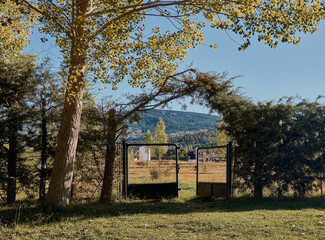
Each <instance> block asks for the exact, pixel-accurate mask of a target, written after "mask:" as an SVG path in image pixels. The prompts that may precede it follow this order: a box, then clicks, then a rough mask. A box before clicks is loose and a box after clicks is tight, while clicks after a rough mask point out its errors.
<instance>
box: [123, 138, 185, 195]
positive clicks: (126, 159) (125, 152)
mask: <svg viewBox="0 0 325 240" xmlns="http://www.w3.org/2000/svg"><path fill="white" fill-rule="evenodd" d="M122 144H123V150H122V151H123V185H122V186H123V187H122V195H123V197H127V196H128V185H129V156H128V155H129V154H128V148H129V146H173V147H175V155H176V156H175V157H176V159H175V161H176V164H175V167H176V182H175V183H176V186H177V194H176V197H177V198H178V196H179V194H178V191H179V190H180V189H179V179H178V178H179V177H178V175H179V163H178V160H179V159H178V158H179V154H178V150H179V147H178V146H177V144H176V143H127V142H126V141H125V140H123V142H122ZM149 184H150V183H148V185H149ZM139 185H140V184H139Z"/></svg>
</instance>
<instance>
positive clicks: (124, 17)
mask: <svg viewBox="0 0 325 240" xmlns="http://www.w3.org/2000/svg"><path fill="white" fill-rule="evenodd" d="M21 3H22V4H24V5H25V6H27V7H29V8H30V9H33V10H35V11H36V12H38V13H39V14H41V18H40V20H41V22H42V23H43V26H42V31H43V32H45V33H48V34H50V35H51V36H53V37H55V38H56V42H57V44H58V45H59V46H60V48H61V50H62V52H63V54H64V57H65V61H66V62H67V63H69V61H70V52H69V51H70V48H71V44H72V43H73V42H75V43H77V45H78V46H77V49H78V50H79V51H80V52H81V53H83V52H84V51H86V57H87V61H86V63H87V64H86V65H87V66H86V68H87V70H88V72H90V73H91V74H92V75H93V76H94V81H96V78H97V79H100V80H101V81H102V82H105V83H110V84H112V85H113V88H116V87H117V84H118V83H119V82H120V81H122V80H124V79H127V80H128V82H129V83H130V84H131V85H132V86H140V87H145V85H146V83H147V82H148V81H149V82H151V83H153V84H159V83H160V82H161V81H162V80H163V79H165V78H166V76H169V75H171V74H173V72H174V71H175V70H176V68H177V67H178V63H179V61H181V60H183V59H184V58H185V56H186V54H187V51H188V49H189V48H192V47H196V46H197V45H198V44H200V43H203V42H204V27H205V26H211V27H212V28H216V29H224V30H229V31H232V32H234V33H235V34H238V35H240V36H241V37H242V38H243V39H244V43H243V44H242V46H241V47H240V49H245V48H247V47H248V45H249V44H250V38H251V37H252V36H253V35H256V36H257V38H258V40H260V41H262V42H264V43H265V44H268V45H269V46H270V47H272V48H275V47H276V46H277V44H278V42H280V41H281V42H288V43H293V44H298V43H299V41H300V38H299V37H297V33H308V32H310V33H314V32H315V31H316V27H317V25H318V23H319V21H320V20H321V18H322V17H323V16H324V14H323V5H324V2H323V1H319V0H307V1H302V0H290V1H289V0H264V1H262V0H241V1H224V0H174V1H167V0H166V1H163V0H154V1H152V0H147V1H142V0H114V1H106V0H73V1H66V0H59V1H55V2H53V1H48V0H35V1H29V0H21ZM155 17H161V19H164V20H165V21H166V22H167V24H166V22H165V21H160V22H158V23H157V24H155V23H156V22H153V21H154V18H155ZM152 20H153V21H152ZM81 29H82V30H81ZM76 40H77V41H76ZM211 47H213V48H216V45H213V46H212V45H211Z"/></svg>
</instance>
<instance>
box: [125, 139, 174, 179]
mask: <svg viewBox="0 0 325 240" xmlns="http://www.w3.org/2000/svg"><path fill="white" fill-rule="evenodd" d="M127 149H128V150H127V156H128V184H142V183H169V182H176V147H175V146H170V145H167V144H166V145H163V144H162V145H159V146H158V145H154V144H153V145H136V146H133V145H132V144H131V145H129V146H128V148H127Z"/></svg>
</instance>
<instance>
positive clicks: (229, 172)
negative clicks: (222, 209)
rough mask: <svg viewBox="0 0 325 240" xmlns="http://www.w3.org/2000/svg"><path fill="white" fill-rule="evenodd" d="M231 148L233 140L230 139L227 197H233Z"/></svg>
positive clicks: (228, 146) (228, 145) (228, 147)
mask: <svg viewBox="0 0 325 240" xmlns="http://www.w3.org/2000/svg"><path fill="white" fill-rule="evenodd" d="M231 148H232V142H231V141H229V142H228V144H227V198H230V197H231V160H232V156H231Z"/></svg>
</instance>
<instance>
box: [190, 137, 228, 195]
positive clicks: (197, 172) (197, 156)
mask: <svg viewBox="0 0 325 240" xmlns="http://www.w3.org/2000/svg"><path fill="white" fill-rule="evenodd" d="M213 148H226V149H227V151H226V184H227V190H226V199H229V198H230V197H231V196H232V179H231V171H232V170H231V167H232V164H231V163H232V154H231V150H232V141H229V142H228V144H227V145H222V146H211V147H199V148H197V149H196V167H195V168H196V195H197V196H198V191H199V190H198V189H199V188H198V185H199V150H200V149H213Z"/></svg>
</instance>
